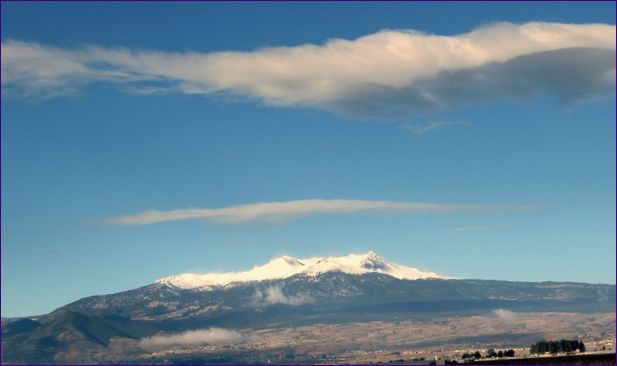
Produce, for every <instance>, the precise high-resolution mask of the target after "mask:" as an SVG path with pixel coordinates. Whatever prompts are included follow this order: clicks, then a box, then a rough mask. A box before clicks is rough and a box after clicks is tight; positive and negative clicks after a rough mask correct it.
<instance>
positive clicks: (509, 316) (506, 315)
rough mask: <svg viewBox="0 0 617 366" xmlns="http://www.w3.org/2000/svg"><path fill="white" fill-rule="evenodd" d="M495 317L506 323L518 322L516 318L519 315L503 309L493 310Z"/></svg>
mask: <svg viewBox="0 0 617 366" xmlns="http://www.w3.org/2000/svg"><path fill="white" fill-rule="evenodd" d="M493 315H494V316H495V317H496V318H497V319H499V320H502V321H505V322H509V321H513V320H516V318H517V317H518V315H517V313H515V312H513V311H510V310H506V309H502V308H499V309H496V310H493Z"/></svg>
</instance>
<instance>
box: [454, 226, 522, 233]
mask: <svg viewBox="0 0 617 366" xmlns="http://www.w3.org/2000/svg"><path fill="white" fill-rule="evenodd" d="M512 226H514V225H512V224H499V225H475V226H458V227H451V228H448V229H447V231H449V232H452V233H468V232H475V231H484V230H490V229H500V228H505V227H512Z"/></svg>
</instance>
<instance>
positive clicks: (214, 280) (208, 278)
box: [155, 251, 450, 290]
mask: <svg viewBox="0 0 617 366" xmlns="http://www.w3.org/2000/svg"><path fill="white" fill-rule="evenodd" d="M325 272H344V273H349V274H364V273H382V274H385V275H389V276H392V277H395V278H398V279H405V280H417V279H422V278H438V279H448V278H450V277H446V276H441V275H438V274H437V273H433V272H425V271H421V270H419V269H417V268H413V267H407V266H403V265H400V264H396V263H393V262H391V261H389V260H386V259H385V258H383V257H381V256H379V255H377V254H376V253H375V252H373V251H370V252H368V253H365V254H349V255H346V256H342V257H314V258H308V259H298V258H294V257H290V256H283V257H280V258H275V259H273V260H271V261H270V262H268V263H266V264H264V265H262V266H257V267H254V268H253V269H251V270H250V271H245V272H226V273H205V274H199V273H183V274H179V275H175V276H168V277H163V278H161V279H159V280H157V281H156V282H155V283H159V284H166V285H171V286H174V287H179V288H183V289H199V290H209V289H212V288H214V287H219V286H230V285H234V284H236V283H242V282H253V281H262V280H275V279H283V278H288V277H291V276H293V275H296V274H305V275H309V276H315V275H318V274H320V273H325Z"/></svg>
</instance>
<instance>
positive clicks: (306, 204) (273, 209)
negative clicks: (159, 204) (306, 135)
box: [105, 199, 539, 225]
mask: <svg viewBox="0 0 617 366" xmlns="http://www.w3.org/2000/svg"><path fill="white" fill-rule="evenodd" d="M536 208H539V206H534V205H475V204H445V203H425V202H405V201H369V200H342V199H306V200H294V201H283V202H258V203H250V204H245V205H236V206H227V207H219V208H184V209H175V210H167V211H159V210H149V211H144V212H141V213H137V214H132V215H131V214H130V215H121V216H115V217H111V218H108V219H106V220H105V222H106V223H108V224H116V225H150V224H156V223H161V222H166V221H180V220H191V219H202V220H206V221H209V222H213V223H245V222H251V221H285V220H290V219H294V218H298V217H303V216H310V215H326V214H329V215H334V214H339V215H342V214H355V213H378V212H385V213H388V212H389V213H418V214H426V213H456V212H459V213H465V212H467V213H474V212H475V213H480V212H495V211H520V210H529V209H536Z"/></svg>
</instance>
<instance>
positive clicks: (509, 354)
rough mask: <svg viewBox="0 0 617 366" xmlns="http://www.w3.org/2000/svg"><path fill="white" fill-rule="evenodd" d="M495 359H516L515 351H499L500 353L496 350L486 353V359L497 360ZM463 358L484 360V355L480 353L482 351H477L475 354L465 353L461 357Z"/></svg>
mask: <svg viewBox="0 0 617 366" xmlns="http://www.w3.org/2000/svg"><path fill="white" fill-rule="evenodd" d="M495 357H499V358H501V357H514V350H513V349H508V350H499V351H498V352H496V351H495V350H494V349H492V348H491V349H489V350H488V351H487V352H486V356H485V358H495ZM461 358H463V359H466V358H468V359H471V358H473V359H476V360H478V359H480V358H482V354H481V353H480V351H476V352H474V353H463V355H462V356H461Z"/></svg>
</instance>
